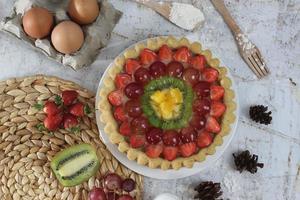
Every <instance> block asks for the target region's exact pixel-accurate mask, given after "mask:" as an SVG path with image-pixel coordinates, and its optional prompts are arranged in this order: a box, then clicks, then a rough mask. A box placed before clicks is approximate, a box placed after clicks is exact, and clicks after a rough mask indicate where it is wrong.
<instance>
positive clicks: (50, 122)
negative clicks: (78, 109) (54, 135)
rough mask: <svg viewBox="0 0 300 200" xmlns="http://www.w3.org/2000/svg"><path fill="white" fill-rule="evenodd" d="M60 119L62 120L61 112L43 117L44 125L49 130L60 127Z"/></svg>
mask: <svg viewBox="0 0 300 200" xmlns="http://www.w3.org/2000/svg"><path fill="white" fill-rule="evenodd" d="M62 121H63V114H62V113H57V114H55V115H48V116H47V117H46V118H45V119H44V126H45V128H46V129H48V130H49V131H55V130H57V129H58V128H59V127H60V125H61V122H62Z"/></svg>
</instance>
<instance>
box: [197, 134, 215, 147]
mask: <svg viewBox="0 0 300 200" xmlns="http://www.w3.org/2000/svg"><path fill="white" fill-rule="evenodd" d="M212 141H213V138H212V136H211V135H210V133H209V132H207V131H202V132H200V133H199V134H198V138H197V145H198V147H199V148H205V147H208V146H209V145H210V144H211V143H212Z"/></svg>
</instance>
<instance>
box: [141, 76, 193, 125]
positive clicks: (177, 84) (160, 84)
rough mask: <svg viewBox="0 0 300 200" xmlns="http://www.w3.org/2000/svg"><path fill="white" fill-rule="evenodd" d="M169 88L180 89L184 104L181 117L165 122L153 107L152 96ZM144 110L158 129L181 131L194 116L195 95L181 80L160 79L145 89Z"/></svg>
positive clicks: (180, 112) (168, 77)
mask: <svg viewBox="0 0 300 200" xmlns="http://www.w3.org/2000/svg"><path fill="white" fill-rule="evenodd" d="M168 88H178V89H179V90H180V91H181V92H182V95H183V103H182V105H181V107H180V111H179V115H178V116H177V117H176V118H173V119H170V120H165V119H162V118H160V117H159V116H158V115H157V114H156V112H155V110H154V109H153V107H152V105H151V95H152V94H153V93H154V92H156V91H157V90H163V89H168ZM141 100H142V109H143V112H144V114H145V115H146V116H147V118H148V121H149V123H150V124H151V125H152V126H154V127H157V128H161V129H164V130H169V129H180V128H182V127H185V126H186V125H187V123H188V122H189V120H190V117H191V115H192V103H193V100H194V93H193V89H192V88H191V86H189V85H187V84H185V82H184V81H183V80H181V79H178V78H174V77H170V76H164V77H161V78H159V79H155V80H152V81H150V82H149V83H148V84H147V85H146V86H145V89H144V95H143V96H142V99H141Z"/></svg>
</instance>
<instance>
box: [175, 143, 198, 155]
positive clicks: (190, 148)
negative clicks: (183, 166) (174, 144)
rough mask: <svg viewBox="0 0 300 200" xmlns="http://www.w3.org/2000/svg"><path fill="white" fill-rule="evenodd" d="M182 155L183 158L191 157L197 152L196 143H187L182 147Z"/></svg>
mask: <svg viewBox="0 0 300 200" xmlns="http://www.w3.org/2000/svg"><path fill="white" fill-rule="evenodd" d="M179 148H180V153H181V155H182V156H183V157H189V156H191V155H193V154H194V153H195V151H196V144H195V143H194V142H190V143H185V144H182V145H180V147H179Z"/></svg>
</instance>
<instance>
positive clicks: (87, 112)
mask: <svg viewBox="0 0 300 200" xmlns="http://www.w3.org/2000/svg"><path fill="white" fill-rule="evenodd" d="M91 112H92V111H91V108H90V107H89V105H85V106H84V113H85V114H87V115H88V114H91Z"/></svg>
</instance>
